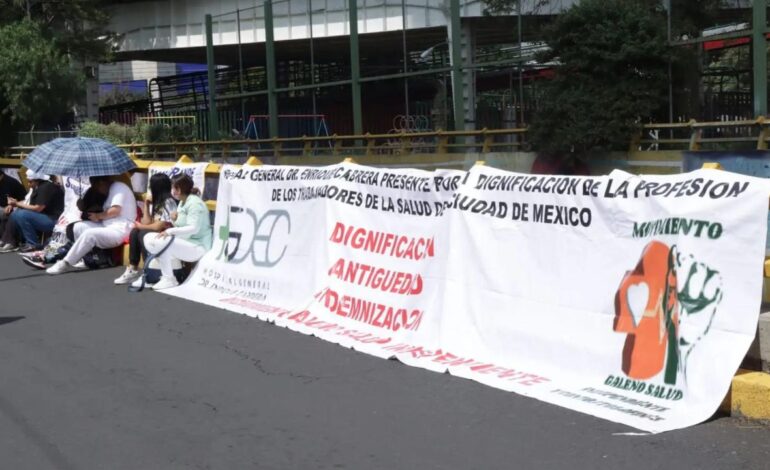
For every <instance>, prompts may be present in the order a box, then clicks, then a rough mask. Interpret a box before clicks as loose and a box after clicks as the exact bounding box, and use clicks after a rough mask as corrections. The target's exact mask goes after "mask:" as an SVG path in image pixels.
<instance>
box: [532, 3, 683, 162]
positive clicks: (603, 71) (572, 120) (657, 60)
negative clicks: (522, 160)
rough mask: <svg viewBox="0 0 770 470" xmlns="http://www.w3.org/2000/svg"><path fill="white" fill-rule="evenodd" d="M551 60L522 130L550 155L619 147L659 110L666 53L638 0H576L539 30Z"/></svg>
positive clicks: (660, 21) (659, 27) (652, 15)
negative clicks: (549, 75) (550, 73)
mask: <svg viewBox="0 0 770 470" xmlns="http://www.w3.org/2000/svg"><path fill="white" fill-rule="evenodd" d="M545 39H546V42H547V43H548V45H549V46H550V51H549V52H548V53H547V55H546V56H544V57H542V59H543V60H552V61H558V63H559V64H560V65H559V66H558V67H557V68H556V73H555V77H554V79H553V80H552V81H550V82H548V83H547V84H545V93H544V98H543V101H542V102H541V104H540V109H539V111H538V112H537V114H536V116H535V118H534V120H533V122H532V125H531V127H530V137H531V139H532V141H533V143H534V144H535V147H536V148H537V149H538V150H540V151H542V152H546V153H552V154H566V153H573V154H578V155H580V154H585V153H587V152H588V151H592V150H610V149H617V148H626V147H627V145H628V142H629V139H630V137H631V135H632V133H633V132H634V130H635V129H636V128H637V127H638V124H639V122H640V121H643V120H645V119H646V118H648V117H649V116H650V115H651V114H652V113H653V112H654V111H656V110H657V109H659V108H660V107H661V106H662V105H663V104H664V103H665V96H666V95H665V91H666V85H667V79H668V61H669V58H670V48H669V46H668V44H667V41H666V22H665V17H663V16H661V15H660V14H659V12H656V11H655V9H654V8H651V6H650V4H649V2H648V1H645V0H582V1H581V2H580V3H579V4H576V5H575V6H573V7H572V8H570V9H569V10H567V11H566V12H564V13H563V14H562V15H560V16H559V17H558V18H557V19H556V21H555V22H554V23H553V24H552V25H551V26H550V27H549V28H548V29H547V30H546V31H545Z"/></svg>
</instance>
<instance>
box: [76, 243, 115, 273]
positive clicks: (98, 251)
mask: <svg viewBox="0 0 770 470" xmlns="http://www.w3.org/2000/svg"><path fill="white" fill-rule="evenodd" d="M83 263H84V264H85V265H86V266H87V267H88V269H103V268H111V267H113V266H115V260H114V259H113V257H112V251H111V250H104V249H102V248H98V247H94V249H92V250H91V251H89V252H88V253H86V255H85V256H84V257H83Z"/></svg>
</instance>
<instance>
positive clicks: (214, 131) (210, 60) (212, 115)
mask: <svg viewBox="0 0 770 470" xmlns="http://www.w3.org/2000/svg"><path fill="white" fill-rule="evenodd" d="M206 65H207V68H208V81H209V83H208V87H207V88H208V94H209V119H208V120H209V126H208V140H218V139H219V123H218V121H217V77H216V73H215V71H214V69H215V67H216V64H215V63H214V33H213V28H212V25H211V15H206Z"/></svg>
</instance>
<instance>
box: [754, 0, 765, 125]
mask: <svg viewBox="0 0 770 470" xmlns="http://www.w3.org/2000/svg"><path fill="white" fill-rule="evenodd" d="M753 4H754V5H753V10H754V14H753V15H752V30H753V31H752V35H751V36H752V37H751V39H752V40H751V50H752V56H753V57H752V59H753V60H752V70H753V74H754V116H755V117H758V116H765V115H766V114H767V40H766V39H765V34H766V32H767V0H754V2H753Z"/></svg>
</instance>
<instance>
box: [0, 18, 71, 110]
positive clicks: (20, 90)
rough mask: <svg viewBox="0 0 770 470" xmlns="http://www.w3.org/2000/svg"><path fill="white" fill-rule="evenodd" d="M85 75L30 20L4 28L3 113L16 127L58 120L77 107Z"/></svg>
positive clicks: (0, 41) (0, 56)
mask: <svg viewBox="0 0 770 470" xmlns="http://www.w3.org/2000/svg"><path fill="white" fill-rule="evenodd" d="M81 76H82V74H81V73H80V71H79V70H75V69H73V68H72V67H71V66H70V61H69V59H68V58H67V57H66V56H65V55H64V54H62V53H61V51H60V50H59V49H58V48H57V47H56V45H55V44H54V43H53V42H52V41H50V40H48V39H46V38H45V37H44V36H43V34H42V32H41V30H40V27H39V25H38V24H37V23H33V22H31V21H28V20H23V21H21V22H16V23H12V24H9V25H6V26H2V27H0V94H2V95H3V98H4V100H3V101H4V102H5V107H4V108H3V109H2V112H3V113H4V114H6V115H8V116H9V117H10V120H11V122H13V123H22V124H36V123H44V122H46V121H50V120H55V119H56V117H58V116H60V115H61V114H62V113H63V112H66V110H67V109H68V108H69V107H70V106H71V105H72V104H73V102H74V99H75V97H76V96H77V94H78V92H79V91H80V90H81V87H82V78H81Z"/></svg>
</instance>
